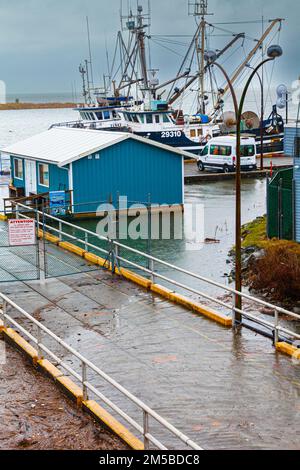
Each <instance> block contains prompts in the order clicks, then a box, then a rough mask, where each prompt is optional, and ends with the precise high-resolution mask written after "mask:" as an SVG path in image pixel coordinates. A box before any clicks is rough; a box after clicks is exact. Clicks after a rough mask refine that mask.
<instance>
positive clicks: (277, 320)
mask: <svg viewBox="0 0 300 470" xmlns="http://www.w3.org/2000/svg"><path fill="white" fill-rule="evenodd" d="M274 323H275V324H274V327H275V328H274V346H275V347H276V344H277V343H279V330H278V327H279V313H278V312H277V310H275V314H274Z"/></svg>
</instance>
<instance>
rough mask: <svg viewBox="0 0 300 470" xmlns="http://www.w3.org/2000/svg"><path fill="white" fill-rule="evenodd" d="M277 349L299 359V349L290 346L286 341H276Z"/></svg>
mask: <svg viewBox="0 0 300 470" xmlns="http://www.w3.org/2000/svg"><path fill="white" fill-rule="evenodd" d="M276 349H277V351H280V352H281V353H283V354H286V355H287V356H291V357H292V358H294V359H297V360H300V349H298V348H296V347H295V346H292V345H291V344H288V343H277V344H276Z"/></svg>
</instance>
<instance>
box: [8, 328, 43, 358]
mask: <svg viewBox="0 0 300 470" xmlns="http://www.w3.org/2000/svg"><path fill="white" fill-rule="evenodd" d="M3 334H4V336H5V337H6V338H7V340H8V341H9V342H12V343H14V344H15V345H16V346H17V348H18V349H19V350H21V351H22V352H24V353H25V354H26V355H27V356H29V358H30V359H32V362H33V363H34V364H36V363H37V361H38V352H37V350H36V349H34V348H33V347H32V346H30V344H29V343H27V341H25V339H23V338H22V337H21V336H20V335H19V334H18V333H16V332H15V331H14V330H13V329H12V328H4V329H3Z"/></svg>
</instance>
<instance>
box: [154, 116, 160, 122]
mask: <svg viewBox="0 0 300 470" xmlns="http://www.w3.org/2000/svg"><path fill="white" fill-rule="evenodd" d="M155 122H156V124H159V123H160V119H159V114H155Z"/></svg>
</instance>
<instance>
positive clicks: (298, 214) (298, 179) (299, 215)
mask: <svg viewBox="0 0 300 470" xmlns="http://www.w3.org/2000/svg"><path fill="white" fill-rule="evenodd" d="M294 180H295V232H296V241H297V242H299V243H300V158H296V159H295V167H294Z"/></svg>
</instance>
